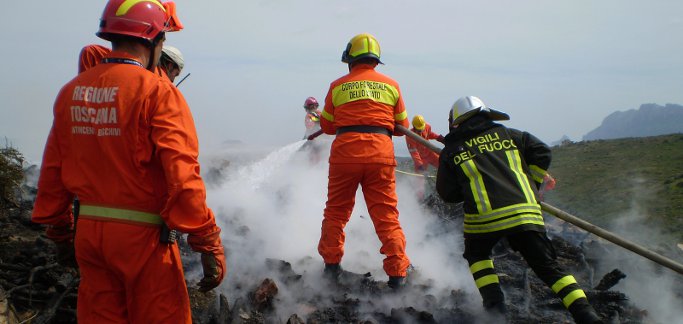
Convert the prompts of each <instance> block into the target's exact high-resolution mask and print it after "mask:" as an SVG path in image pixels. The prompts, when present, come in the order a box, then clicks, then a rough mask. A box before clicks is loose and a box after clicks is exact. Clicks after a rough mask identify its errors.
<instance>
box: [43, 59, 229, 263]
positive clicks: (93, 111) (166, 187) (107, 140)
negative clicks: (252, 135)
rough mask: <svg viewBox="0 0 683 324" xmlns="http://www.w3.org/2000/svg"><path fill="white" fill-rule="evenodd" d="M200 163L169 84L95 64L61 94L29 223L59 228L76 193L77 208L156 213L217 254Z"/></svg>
mask: <svg viewBox="0 0 683 324" xmlns="http://www.w3.org/2000/svg"><path fill="white" fill-rule="evenodd" d="M105 57H115V58H123V59H128V60H131V61H134V60H135V58H134V57H132V56H130V55H129V54H126V53H123V52H112V53H110V54H109V55H106V56H105ZM197 158H198V141H197V134H196V130H195V126H194V121H193V119H192V115H191V113H190V109H189V107H188V106H187V103H186V102H185V99H184V98H183V96H182V94H181V93H180V92H179V91H178V89H177V88H176V87H175V86H173V84H172V83H171V82H169V81H168V79H166V78H162V77H160V76H159V75H157V74H154V73H149V71H147V70H146V69H145V68H144V67H141V66H138V65H134V64H98V65H96V66H94V67H92V68H90V69H88V70H86V71H85V72H83V73H81V74H79V75H78V76H76V78H74V79H73V80H71V81H70V82H69V83H67V84H66V85H65V86H64V87H63V88H62V89H61V91H60V92H59V95H58V97H57V100H56V102H55V105H54V122H53V125H52V129H51V130H50V134H49V136H48V140H47V144H46V146H45V151H44V154H43V162H42V166H41V173H40V179H39V182H38V195H37V197H36V201H35V206H34V209H33V216H32V219H33V221H35V222H37V223H42V224H50V225H62V224H64V223H65V222H67V221H68V217H69V205H70V203H71V200H72V198H73V195H74V194H75V195H77V196H78V197H79V200H80V202H81V205H84V204H87V205H96V206H102V207H113V208H119V209H126V210H134V211H141V212H147V213H153V214H159V215H161V217H162V219H163V221H164V222H165V223H166V224H167V225H168V226H169V227H170V228H171V229H177V230H179V231H181V232H184V233H189V234H190V235H191V236H195V237H196V238H206V239H204V240H203V239H199V241H203V242H201V243H200V244H196V245H197V246H193V248H195V250H196V251H198V252H203V253H214V254H215V253H221V254H222V249H223V247H222V245H221V244H220V238H218V235H217V234H218V233H219V232H220V228H218V227H217V226H216V223H215V219H214V215H213V212H212V211H211V210H210V209H209V208H208V207H207V205H206V202H205V201H206V191H205V187H204V183H203V181H202V178H201V177H200V170H199V163H198V160H197ZM83 217H87V216H83ZM112 221H120V220H112ZM121 222H123V221H121ZM209 238H210V239H209ZM188 239H189V238H188ZM219 251H221V252H219Z"/></svg>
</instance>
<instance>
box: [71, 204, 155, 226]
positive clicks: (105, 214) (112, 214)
mask: <svg viewBox="0 0 683 324" xmlns="http://www.w3.org/2000/svg"><path fill="white" fill-rule="evenodd" d="M80 216H81V217H83V218H91V219H102V220H118V221H123V222H131V223H143V224H150V225H161V224H163V220H162V218H161V215H158V214H152V213H146V212H141V211H137V210H130V209H120V208H111V207H101V206H92V205H81V208H80Z"/></svg>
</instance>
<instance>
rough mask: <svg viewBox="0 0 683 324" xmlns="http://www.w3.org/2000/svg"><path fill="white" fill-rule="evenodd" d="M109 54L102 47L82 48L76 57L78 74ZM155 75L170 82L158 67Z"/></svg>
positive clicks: (164, 72)
mask: <svg viewBox="0 0 683 324" xmlns="http://www.w3.org/2000/svg"><path fill="white" fill-rule="evenodd" d="M109 53H111V49H110V48H108V47H104V46H102V45H95V44H90V45H86V46H83V48H82V49H81V53H80V54H79V55H78V73H81V72H83V71H85V70H88V69H90V68H91V67H93V66H95V65H97V64H100V63H101V62H102V59H103V58H104V57H105V56H106V55H107V54H109ZM156 73H157V74H159V75H161V76H163V77H165V78H167V79H169V80H171V79H170V78H169V77H168V74H167V73H166V70H164V69H163V68H161V66H159V65H157V67H156Z"/></svg>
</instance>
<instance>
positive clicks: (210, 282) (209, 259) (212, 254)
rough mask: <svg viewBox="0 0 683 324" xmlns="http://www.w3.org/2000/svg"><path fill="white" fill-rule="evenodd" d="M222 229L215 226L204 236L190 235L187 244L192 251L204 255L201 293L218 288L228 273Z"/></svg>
mask: <svg viewBox="0 0 683 324" xmlns="http://www.w3.org/2000/svg"><path fill="white" fill-rule="evenodd" d="M220 234H221V229H220V227H218V226H215V225H214V227H213V228H212V229H210V230H209V231H208V232H205V233H203V234H199V235H197V234H190V235H188V236H187V244H189V245H190V247H191V248H192V250H194V251H196V252H199V253H201V254H202V257H201V258H202V269H203V270H204V277H203V278H202V280H201V281H199V284H198V285H199V291H201V292H207V291H209V290H211V289H213V288H216V287H217V286H218V285H219V284H220V283H221V281H223V278H224V277H225V274H226V273H227V269H226V266H225V254H224V250H223V244H222V243H221V236H220Z"/></svg>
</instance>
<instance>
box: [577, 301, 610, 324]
mask: <svg viewBox="0 0 683 324" xmlns="http://www.w3.org/2000/svg"><path fill="white" fill-rule="evenodd" d="M584 300H585V298H584ZM569 312H570V313H571V314H572V317H573V318H574V321H575V322H576V324H604V323H605V322H604V321H603V320H602V319H601V318H600V316H598V314H597V313H596V312H595V309H593V306H591V305H590V304H589V303H588V301H585V302H583V301H578V300H577V301H575V302H574V303H573V304H572V305H571V306H569Z"/></svg>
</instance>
